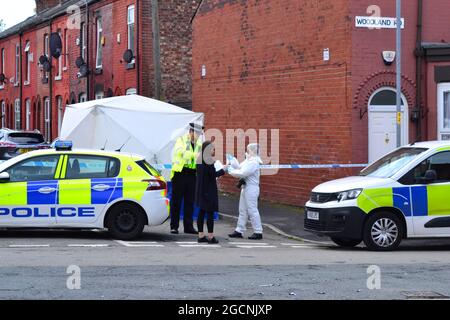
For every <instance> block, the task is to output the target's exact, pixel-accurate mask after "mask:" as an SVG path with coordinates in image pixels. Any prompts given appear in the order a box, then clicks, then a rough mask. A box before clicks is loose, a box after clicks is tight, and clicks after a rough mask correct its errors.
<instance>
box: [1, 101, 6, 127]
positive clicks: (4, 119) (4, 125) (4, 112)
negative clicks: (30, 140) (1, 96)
mask: <svg viewBox="0 0 450 320" xmlns="http://www.w3.org/2000/svg"><path fill="white" fill-rule="evenodd" d="M1 108H2V110H1V112H2V128H4V127H6V103H5V101H2V103H1Z"/></svg>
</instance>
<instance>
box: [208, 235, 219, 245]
mask: <svg viewBox="0 0 450 320" xmlns="http://www.w3.org/2000/svg"><path fill="white" fill-rule="evenodd" d="M208 243H209V244H218V243H219V240H217V239H216V237H212V238H211V239H208Z"/></svg>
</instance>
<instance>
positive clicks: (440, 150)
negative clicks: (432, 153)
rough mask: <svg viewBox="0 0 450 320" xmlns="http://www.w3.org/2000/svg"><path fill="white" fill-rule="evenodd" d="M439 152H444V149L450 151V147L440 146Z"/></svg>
mask: <svg viewBox="0 0 450 320" xmlns="http://www.w3.org/2000/svg"><path fill="white" fill-rule="evenodd" d="M437 151H438V152H442V151H450V147H443V148H439V149H437Z"/></svg>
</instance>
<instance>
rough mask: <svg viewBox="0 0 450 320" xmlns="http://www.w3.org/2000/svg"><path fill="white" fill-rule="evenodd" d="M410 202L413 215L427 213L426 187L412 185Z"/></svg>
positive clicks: (417, 215)
mask: <svg viewBox="0 0 450 320" xmlns="http://www.w3.org/2000/svg"><path fill="white" fill-rule="evenodd" d="M411 189H412V190H411V194H412V204H413V213H414V216H415V217H424V216H427V215H428V192H427V187H425V186H423V187H412V188H411Z"/></svg>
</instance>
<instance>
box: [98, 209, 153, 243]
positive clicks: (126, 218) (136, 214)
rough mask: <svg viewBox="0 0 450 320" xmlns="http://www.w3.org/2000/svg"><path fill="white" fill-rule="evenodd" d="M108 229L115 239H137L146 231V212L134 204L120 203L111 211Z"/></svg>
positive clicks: (107, 222)
mask: <svg viewBox="0 0 450 320" xmlns="http://www.w3.org/2000/svg"><path fill="white" fill-rule="evenodd" d="M106 227H107V228H108V231H109V232H110V233H111V235H112V236H113V238H114V239H118V240H132V239H135V238H137V237H139V236H140V235H141V234H142V231H143V230H144V227H145V218H144V212H143V210H142V209H141V208H139V207H138V206H136V205H134V204H131V203H119V204H117V205H115V206H113V207H112V208H111V209H110V210H109V212H108V216H107V219H106Z"/></svg>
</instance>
